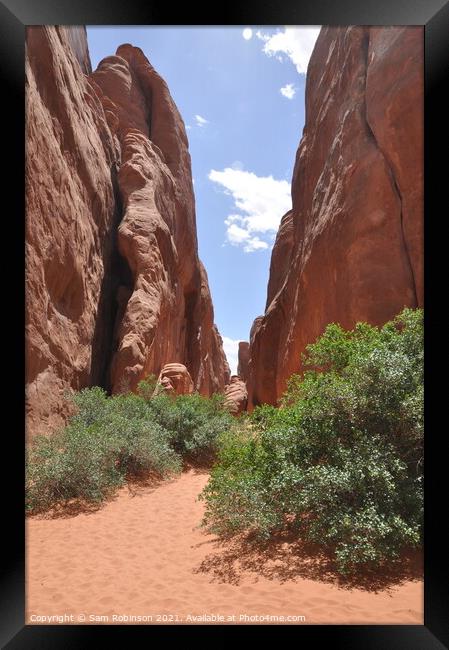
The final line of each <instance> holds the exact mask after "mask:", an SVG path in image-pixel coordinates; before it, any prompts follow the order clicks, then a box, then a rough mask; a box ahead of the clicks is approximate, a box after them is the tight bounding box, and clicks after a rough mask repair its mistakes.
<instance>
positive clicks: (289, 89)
mask: <svg viewBox="0 0 449 650" xmlns="http://www.w3.org/2000/svg"><path fill="white" fill-rule="evenodd" d="M279 92H280V93H281V95H283V96H284V97H287V99H293V97H294V96H295V95H296V89H295V87H294V85H293V84H285V86H282V88H281V89H280V90H279Z"/></svg>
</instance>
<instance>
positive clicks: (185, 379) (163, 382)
mask: <svg viewBox="0 0 449 650" xmlns="http://www.w3.org/2000/svg"><path fill="white" fill-rule="evenodd" d="M157 383H158V384H159V385H160V386H162V388H163V389H164V390H165V391H167V392H168V393H171V394H175V395H190V394H191V393H193V381H192V377H191V376H190V374H189V371H188V370H187V368H186V367H185V366H183V365H182V363H167V364H166V365H165V366H164V367H163V368H162V370H161V372H160V374H159V377H158V380H157ZM157 392H160V389H159V390H158V387H156V393H157Z"/></svg>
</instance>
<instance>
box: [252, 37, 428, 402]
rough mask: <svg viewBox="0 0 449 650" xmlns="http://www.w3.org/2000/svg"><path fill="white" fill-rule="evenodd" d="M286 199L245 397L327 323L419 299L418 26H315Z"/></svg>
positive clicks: (373, 317)
mask: <svg viewBox="0 0 449 650" xmlns="http://www.w3.org/2000/svg"><path fill="white" fill-rule="evenodd" d="M292 201H293V209H292V211H291V212H290V213H287V215H285V216H284V217H283V219H282V221H281V225H280V228H279V232H278V235H277V239H276V243H275V246H274V249H273V254H272V262H271V269H270V280H269V286H268V296H267V307H266V312H265V314H264V316H263V317H262V318H260V317H259V318H258V319H256V321H255V322H254V325H253V328H252V333H251V343H250V363H249V375H250V379H249V383H248V388H249V392H250V401H251V403H252V404H260V403H263V402H267V403H271V404H275V403H276V401H277V400H278V398H279V397H280V396H281V394H282V393H283V391H284V390H285V387H286V380H287V379H288V377H289V376H290V375H291V374H292V373H294V372H298V370H300V367H301V354H302V353H303V351H304V349H305V347H306V345H307V344H308V343H311V342H313V341H314V340H316V338H317V337H318V336H320V335H321V334H322V332H323V331H324V329H325V327H326V325H327V324H328V323H331V322H338V323H340V324H341V325H342V326H343V327H345V328H351V327H353V326H354V324H355V323H356V322H357V321H360V320H363V321H367V322H369V323H372V324H375V325H380V324H383V323H384V322H386V321H387V320H389V319H391V318H392V317H394V316H395V315H396V314H397V313H398V312H400V311H401V310H402V308H403V307H405V306H408V307H417V306H422V304H423V270H422V269H423V29H422V28H421V27H387V28H385V27H383V28H365V27H327V28H323V29H322V30H321V33H320V35H319V37H318V40H317V43H316V45H315V49H314V52H313V54H312V57H311V59H310V62H309V68H308V73H307V82H306V124H305V128H304V133H303V136H302V139H301V142H300V145H299V149H298V152H297V156H296V163H295V167H294V172H293V179H292Z"/></svg>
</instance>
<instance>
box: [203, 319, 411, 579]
mask: <svg viewBox="0 0 449 650" xmlns="http://www.w3.org/2000/svg"><path fill="white" fill-rule="evenodd" d="M304 366H305V368H306V370H305V371H304V373H303V374H302V375H301V376H295V377H293V378H292V379H291V381H290V382H289V384H288V389H287V391H286V393H285V395H284V398H283V400H282V408H280V409H273V408H272V407H267V406H264V407H262V408H258V409H255V411H254V414H253V416H252V421H253V425H254V426H253V430H252V431H251V432H250V433H248V432H246V434H242V433H241V432H240V433H239V434H238V435H237V434H235V433H232V432H231V433H230V434H229V435H227V436H224V437H222V439H221V442H220V449H219V454H218V463H217V465H216V467H215V468H214V469H213V471H212V475H211V479H210V481H209V483H208V485H207V486H206V488H205V490H204V492H203V494H202V498H203V499H205V501H206V514H205V518H204V522H203V523H204V525H205V526H206V527H209V528H210V529H211V530H214V532H218V533H221V534H228V533H230V532H235V531H237V530H239V531H253V532H254V533H256V534H257V535H258V536H260V537H263V538H268V537H269V536H270V535H271V534H272V533H273V532H275V531H277V530H282V529H284V528H287V527H288V528H293V529H294V530H296V531H297V534H298V535H299V536H301V537H302V538H303V539H304V540H307V541H312V542H316V543H319V544H321V545H323V546H325V547H326V548H327V549H328V550H329V552H331V553H332V554H333V555H334V557H335V561H336V563H337V566H338V568H339V570H340V571H341V572H342V573H353V572H356V571H357V570H358V569H359V568H361V567H371V568H378V567H380V566H382V565H383V564H385V563H388V562H392V561H394V560H395V559H397V558H398V557H399V553H400V551H401V549H403V548H404V547H411V546H417V545H419V544H420V540H421V525H422V479H423V476H422V470H423V468H422V455H423V450H422V444H423V386H422V380H423V313H422V311H421V310H416V311H413V310H410V309H406V310H404V311H403V312H402V313H401V314H400V315H399V316H398V317H397V318H396V319H394V321H392V322H389V323H387V324H386V325H385V326H384V327H382V328H376V327H372V326H370V325H367V324H366V323H359V324H357V325H356V327H355V328H354V330H352V331H349V332H347V331H345V330H343V329H342V328H341V327H340V326H338V325H335V324H332V325H330V326H328V328H327V329H326V331H325V332H324V334H323V336H322V337H320V338H319V339H318V340H317V341H316V343H315V344H313V345H310V346H309V347H308V348H307V352H306V356H305V358H304Z"/></svg>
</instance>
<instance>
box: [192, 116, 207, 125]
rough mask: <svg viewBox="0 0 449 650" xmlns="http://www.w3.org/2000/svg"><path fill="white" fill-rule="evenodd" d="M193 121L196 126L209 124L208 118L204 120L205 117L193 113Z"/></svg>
mask: <svg viewBox="0 0 449 650" xmlns="http://www.w3.org/2000/svg"><path fill="white" fill-rule="evenodd" d="M195 122H196V124H197V126H204V125H205V124H209V120H206V118H205V117H202V116H201V115H195Z"/></svg>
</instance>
